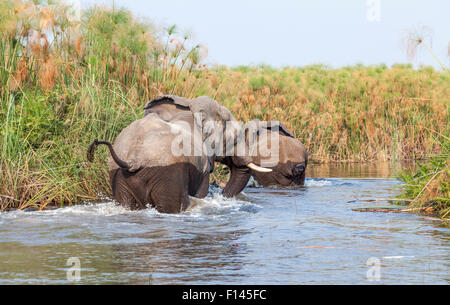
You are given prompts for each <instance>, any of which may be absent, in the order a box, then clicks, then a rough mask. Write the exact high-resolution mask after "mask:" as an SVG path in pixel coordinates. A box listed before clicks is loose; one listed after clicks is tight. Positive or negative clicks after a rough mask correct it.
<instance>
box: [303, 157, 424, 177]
mask: <svg viewBox="0 0 450 305" xmlns="http://www.w3.org/2000/svg"><path fill="white" fill-rule="evenodd" d="M414 167H415V162H411V161H408V162H396V163H393V162H380V163H331V164H311V165H310V166H308V167H307V172H306V176H307V177H325V178H335V177H342V178H348V177H359V178H366V177H370V178H391V177H396V176H397V175H398V173H399V172H400V171H401V170H402V169H414Z"/></svg>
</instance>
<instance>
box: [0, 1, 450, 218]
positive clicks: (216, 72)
mask: <svg viewBox="0 0 450 305" xmlns="http://www.w3.org/2000/svg"><path fill="white" fill-rule="evenodd" d="M71 16H72V15H71V13H70V8H68V7H64V6H62V5H50V6H49V5H36V4H34V2H21V1H14V2H10V1H5V0H0V33H1V35H0V209H2V210H4V209H8V208H25V207H29V206H35V207H40V208H42V207H45V206H46V205H67V204H73V203H78V202H80V201H83V200H98V199H100V198H101V197H102V196H104V195H106V196H107V195H109V192H110V190H109V181H108V177H107V168H106V163H105V159H106V156H107V154H106V151H105V150H99V154H98V155H97V157H96V163H93V164H88V163H87V162H86V148H87V147H88V145H89V143H90V142H91V141H92V140H93V139H94V138H99V139H105V140H109V141H113V140H114V138H115V137H116V136H117V134H118V133H119V132H120V131H121V130H122V128H124V127H125V126H127V125H128V124H129V123H130V122H132V121H133V120H135V119H137V118H140V117H141V116H142V107H143V105H144V104H145V102H146V101H148V99H150V98H152V97H155V96H157V95H160V94H177V95H182V96H185V97H188V98H192V97H196V96H199V95H209V96H211V97H213V98H215V99H216V100H218V101H219V102H220V103H222V104H223V105H224V106H227V107H229V109H230V110H231V111H232V112H233V113H234V114H235V116H236V117H237V118H238V119H240V120H243V121H247V120H250V119H254V118H259V119H264V120H272V119H279V120H281V121H283V122H284V123H285V124H286V125H287V126H288V127H289V128H290V129H291V130H292V131H293V133H294V134H295V135H296V137H297V138H299V139H300V140H301V141H302V142H303V143H305V145H306V146H307V147H308V149H309V151H310V156H311V160H313V161H316V162H330V161H385V160H400V159H422V158H424V157H426V156H428V155H430V154H440V153H442V145H440V144H439V143H437V142H436V141H435V135H436V133H440V134H444V135H445V134H446V135H448V131H449V116H448V113H449V107H450V106H449V105H450V87H449V83H450V76H449V74H448V73H444V72H439V71H435V70H434V69H432V68H423V69H420V70H413V69H412V68H411V67H409V66H406V65H397V66H393V67H386V66H373V67H365V66H354V67H347V68H341V69H331V68H328V67H324V66H320V65H317V66H309V67H301V68H282V69H274V68H271V67H267V66H258V67H235V68H228V67H209V68H207V67H206V66H204V65H203V64H202V55H203V53H204V50H203V48H202V46H201V45H198V44H195V43H194V42H193V41H191V39H190V38H189V35H185V34H183V33H180V32H179V31H178V29H177V28H176V27H175V26H170V27H168V28H165V29H158V28H157V27H155V26H154V25H153V24H151V23H149V22H144V21H141V20H138V19H136V18H134V17H133V16H132V15H131V14H130V13H129V12H128V11H126V10H117V9H116V10H111V9H105V8H94V9H90V10H88V11H86V12H84V13H83V18H82V19H81V21H77V20H74V19H73V18H72V17H71Z"/></svg>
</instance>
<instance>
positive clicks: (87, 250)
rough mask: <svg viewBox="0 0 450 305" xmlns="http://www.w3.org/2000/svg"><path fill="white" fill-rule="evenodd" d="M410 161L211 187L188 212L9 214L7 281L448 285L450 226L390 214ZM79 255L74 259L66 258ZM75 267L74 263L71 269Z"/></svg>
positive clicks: (106, 208)
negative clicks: (383, 209)
mask: <svg viewBox="0 0 450 305" xmlns="http://www.w3.org/2000/svg"><path fill="white" fill-rule="evenodd" d="M398 168H400V165H396V166H392V165H389V164H387V165H381V166H355V165H347V166H314V165H312V166H310V168H309V169H308V171H309V175H308V176H309V177H310V178H308V179H307V181H306V186H305V187H302V188H295V189H292V188H291V189H281V188H266V189H264V188H258V187H256V188H255V187H247V188H246V189H245V190H244V194H243V195H241V196H239V198H233V199H225V198H223V197H222V196H221V195H220V192H219V191H218V190H217V189H214V188H211V189H210V194H209V195H208V197H207V198H206V199H204V200H203V203H202V204H201V205H200V206H198V207H196V208H194V210H192V211H191V212H189V213H184V214H180V215H164V214H160V213H158V212H156V211H155V210H152V209H148V210H144V211H138V212H131V211H127V210H125V209H123V208H121V207H120V206H116V205H115V204H114V202H112V201H105V202H102V203H95V204H86V205H82V206H74V207H67V208H62V209H58V210H51V211H42V212H23V211H13V212H4V213H0V284H13V283H14V284H25V283H31V284H50V283H62V284H65V283H72V282H71V281H69V280H68V277H67V275H68V274H69V276H71V277H69V279H72V280H73V279H77V277H76V275H77V273H76V272H74V269H69V268H71V267H76V266H77V265H76V264H77V262H78V261H79V263H80V274H79V275H80V278H79V279H80V281H79V282H78V283H82V284H94V283H95V284H96V283H124V284H125V283H135V284H228V283H230V284H448V283H449V282H450V229H449V228H446V227H444V226H443V225H442V223H441V222H440V221H436V220H433V219H430V218H425V217H421V216H417V215H411V214H401V213H395V214H394V213H392V214H386V213H370V212H369V213H362V212H356V211H353V210H352V209H354V208H361V207H367V206H387V205H389V203H387V202H381V201H380V202H366V201H363V200H365V199H375V198H379V199H380V198H392V197H395V196H396V195H397V194H398V193H399V192H400V189H399V186H400V185H401V184H400V183H399V182H398V181H396V180H395V179H392V178H389V177H390V176H392V175H395V173H396V171H397V169H398ZM71 257H72V258H73V259H72V261H69V262H70V264H69V265H67V263H68V259H70V258H71ZM74 260H75V265H73V264H74V263H73V262H74Z"/></svg>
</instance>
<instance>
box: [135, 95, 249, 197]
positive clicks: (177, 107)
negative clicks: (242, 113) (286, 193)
mask: <svg viewBox="0 0 450 305" xmlns="http://www.w3.org/2000/svg"><path fill="white" fill-rule="evenodd" d="M167 97H170V98H174V99H175V100H176V103H175V104H172V103H167V102H166V101H165V100H161V99H155V100H152V101H150V102H148V103H147V104H146V105H145V106H144V116H147V115H149V114H156V115H158V116H159V117H160V118H161V119H163V120H166V121H171V120H172V119H173V118H174V117H175V116H177V115H179V113H181V112H184V111H186V107H187V106H188V105H190V104H191V103H192V102H191V101H190V100H188V99H186V98H180V97H175V96H167ZM202 98H203V97H202ZM220 109H221V115H222V116H223V118H224V119H225V121H226V122H228V123H233V124H229V125H231V126H230V127H229V128H228V129H227V130H226V131H225V133H224V138H228V141H233V142H234V143H235V144H237V137H238V134H239V133H240V132H241V126H240V125H239V124H238V122H237V121H236V119H235V118H234V116H233V115H232V114H231V112H230V111H229V110H228V109H226V108H225V107H223V106H220ZM197 111H198V109H197ZM244 140H245V141H247V139H244ZM224 144H225V142H224ZM246 145H248V143H246ZM224 152H225V149H224ZM214 161H217V162H221V163H223V164H225V165H227V166H228V167H229V168H230V171H231V175H230V180H229V181H228V183H227V185H226V186H225V188H224V195H225V196H226V197H233V196H235V195H237V194H239V193H240V192H241V191H242V190H243V189H244V188H245V186H246V185H247V182H248V180H249V179H250V176H251V170H250V169H249V168H248V167H247V164H248V163H250V162H253V158H251V157H249V156H236V149H235V147H234V148H232V151H227V152H225V153H224V155H222V156H217V155H215V156H214V160H212V162H214Z"/></svg>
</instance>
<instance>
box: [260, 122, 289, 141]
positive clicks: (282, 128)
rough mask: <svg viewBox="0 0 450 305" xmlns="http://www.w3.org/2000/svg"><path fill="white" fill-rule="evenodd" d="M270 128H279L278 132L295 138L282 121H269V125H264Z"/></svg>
mask: <svg viewBox="0 0 450 305" xmlns="http://www.w3.org/2000/svg"><path fill="white" fill-rule="evenodd" d="M264 127H265V128H266V129H268V130H278V132H279V133H280V134H282V135H284V136H286V137H291V138H295V137H294V135H293V134H292V132H290V131H289V129H287V127H286V126H285V125H284V124H283V123H281V122H280V121H269V122H267V125H265V126H264Z"/></svg>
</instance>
